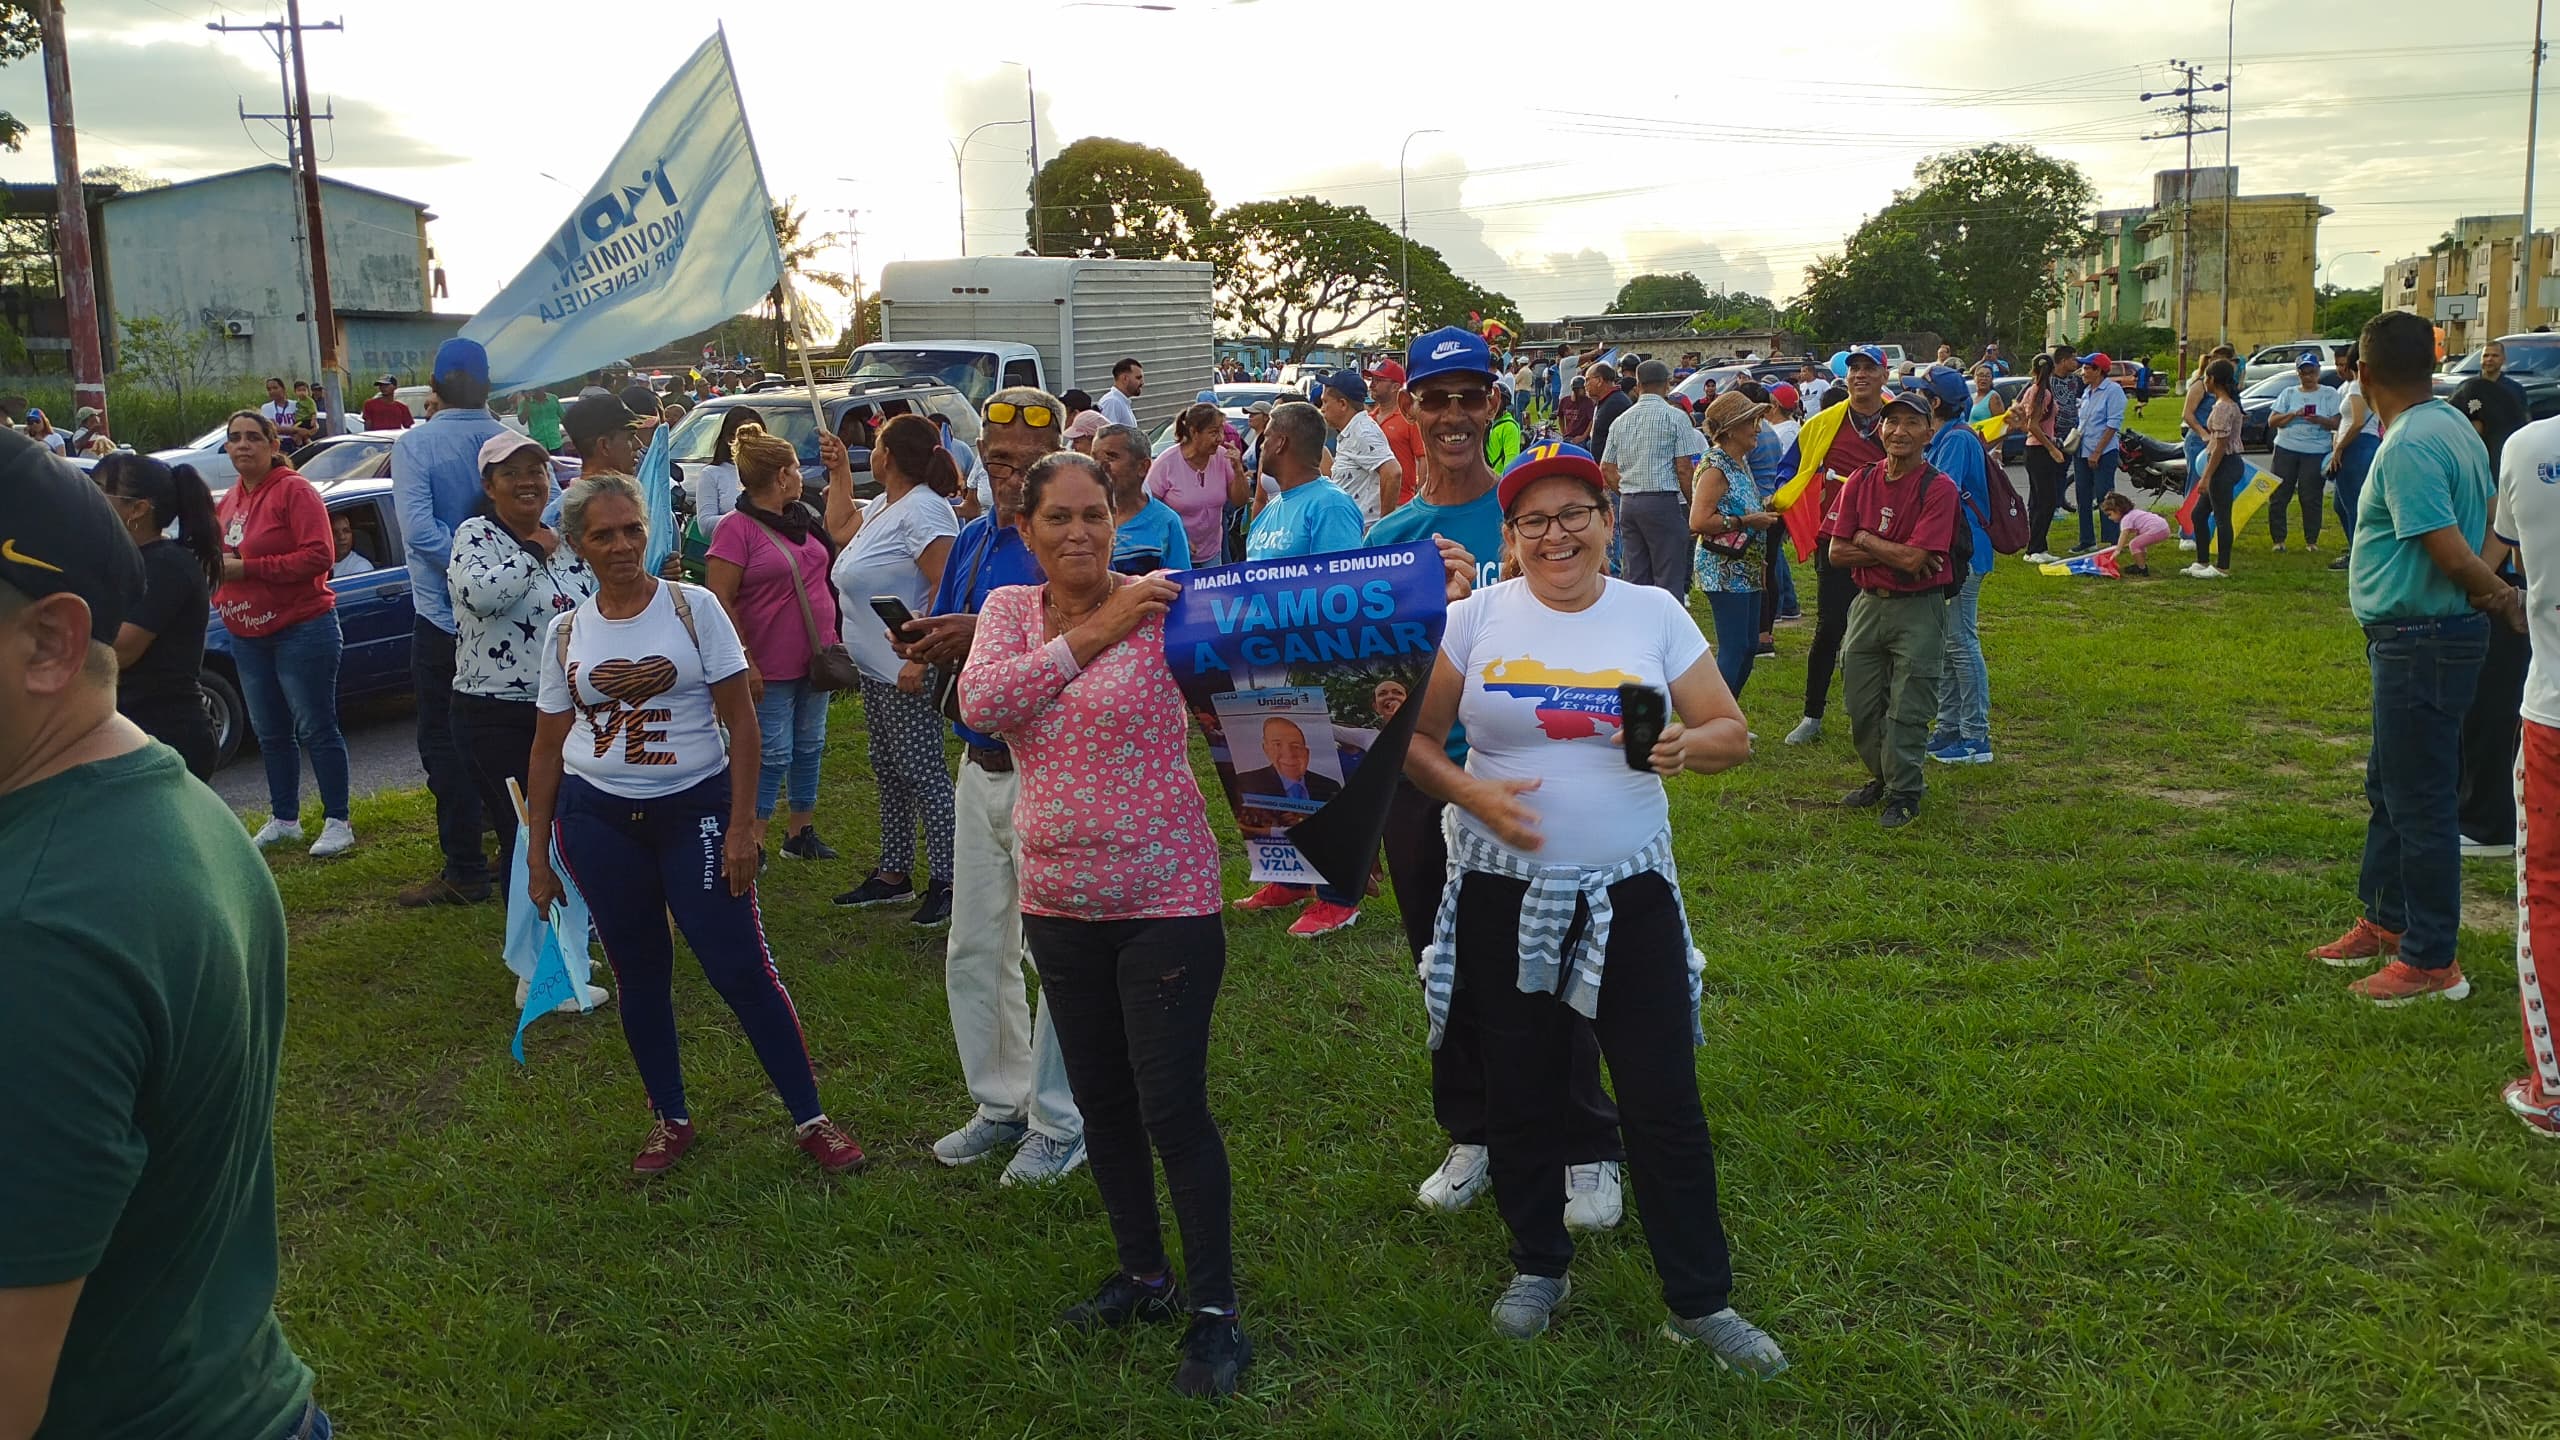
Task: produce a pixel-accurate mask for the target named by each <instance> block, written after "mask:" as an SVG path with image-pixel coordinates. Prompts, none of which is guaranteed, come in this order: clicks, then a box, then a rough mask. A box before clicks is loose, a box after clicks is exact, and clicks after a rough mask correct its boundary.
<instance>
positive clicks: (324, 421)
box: [205, 0, 346, 435]
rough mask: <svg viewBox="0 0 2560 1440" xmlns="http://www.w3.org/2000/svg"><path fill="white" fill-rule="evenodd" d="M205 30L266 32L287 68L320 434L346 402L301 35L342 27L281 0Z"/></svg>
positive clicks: (332, 429) (332, 427)
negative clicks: (260, 19) (308, 18)
mask: <svg viewBox="0 0 2560 1440" xmlns="http://www.w3.org/2000/svg"><path fill="white" fill-rule="evenodd" d="M205 28H206V29H208V30H211V31H214V32H216V33H217V34H225V35H228V34H233V33H236V32H239V31H245V30H256V31H263V32H266V34H267V36H268V43H270V44H272V45H274V46H275V47H276V50H277V54H278V55H279V56H280V57H281V63H282V65H283V67H284V68H285V69H286V70H287V71H289V72H290V81H289V84H288V86H287V89H286V94H285V107H284V108H285V113H284V114H283V115H281V116H279V117H275V118H277V119H278V120H279V121H280V122H281V123H282V124H283V125H284V127H285V131H286V135H287V137H288V138H287V141H286V153H287V155H288V156H289V158H290V162H291V163H290V168H291V169H292V171H293V177H294V185H295V187H296V188H297V189H298V190H299V191H300V192H301V193H300V194H299V195H298V196H297V197H296V198H297V199H298V200H299V201H300V202H301V216H302V225H303V228H304V230H305V231H306V232H307V236H308V238H307V240H306V242H305V244H306V253H307V254H308V256H309V258H310V266H311V294H310V308H309V311H308V317H309V318H308V320H307V321H306V324H307V325H308V326H309V327H310V333H311V336H312V343H313V345H314V346H315V347H316V348H317V349H318V351H319V364H318V369H319V371H320V373H319V376H318V377H317V378H318V379H319V381H320V395H321V403H320V433H321V434H323V435H334V434H336V433H337V429H338V416H339V414H340V412H341V411H342V410H343V409H344V407H345V404H346V392H345V390H344V388H343V386H342V385H341V384H340V381H339V375H338V363H339V354H338V316H337V311H336V309H335V308H334V307H333V306H332V305H331V303H330V299H329V232H328V229H327V227H326V226H324V225H323V224H322V223H321V215H320V161H319V156H318V153H317V152H316V151H314V150H313V149H312V138H311V119H312V116H311V81H310V77H309V75H308V74H307V73H306V72H305V70H304V68H303V63H302V35H303V32H304V31H306V30H328V31H335V30H339V29H342V28H344V27H342V26H341V25H340V24H339V23H338V22H337V21H335V20H330V21H324V22H321V23H318V24H313V25H305V24H303V23H302V0H285V16H284V19H282V20H280V21H278V20H270V21H268V22H267V23H265V24H263V25H235V24H232V23H231V22H230V21H227V20H225V21H220V22H217V23H214V24H209V25H207V26H205ZM243 118H252V119H254V118H264V117H254V116H244V117H243Z"/></svg>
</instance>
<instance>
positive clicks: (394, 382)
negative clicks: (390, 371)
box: [373, 375, 400, 389]
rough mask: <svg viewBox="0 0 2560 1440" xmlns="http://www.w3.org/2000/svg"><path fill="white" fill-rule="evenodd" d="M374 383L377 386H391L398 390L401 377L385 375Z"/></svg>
mask: <svg viewBox="0 0 2560 1440" xmlns="http://www.w3.org/2000/svg"><path fill="white" fill-rule="evenodd" d="M373 383H374V384H376V385H389V386H392V387H393V388H395V389H396V388H398V386H399V384H400V377H399V376H397V375H385V376H383V377H382V378H381V379H379V380H376V381H374V382H373Z"/></svg>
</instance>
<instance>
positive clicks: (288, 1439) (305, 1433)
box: [277, 1401, 337, 1440]
mask: <svg viewBox="0 0 2560 1440" xmlns="http://www.w3.org/2000/svg"><path fill="white" fill-rule="evenodd" d="M336 1433H337V1432H336V1431H335V1430H334V1429H332V1428H331V1427H330V1425H329V1412H328V1411H326V1410H323V1409H321V1408H320V1406H319V1404H318V1403H317V1402H315V1401H305V1402H303V1406H302V1414H301V1416H300V1418H298V1419H296V1420H295V1421H294V1422H293V1428H292V1429H290V1430H287V1431H286V1432H284V1434H283V1435H281V1436H279V1437H277V1440H330V1437H331V1436H332V1435H335V1434H336Z"/></svg>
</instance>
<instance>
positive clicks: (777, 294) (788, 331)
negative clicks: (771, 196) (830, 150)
mask: <svg viewBox="0 0 2560 1440" xmlns="http://www.w3.org/2000/svg"><path fill="white" fill-rule="evenodd" d="M808 223H809V217H808V216H806V215H804V214H802V213H801V211H800V207H799V205H798V204H797V203H795V202H794V201H792V200H790V199H785V200H783V201H782V203H780V204H778V205H776V206H774V207H773V238H774V242H775V243H776V244H777V245H779V246H780V247H781V250H782V273H783V274H785V275H788V276H790V277H791V307H790V313H789V314H788V315H786V314H785V313H784V311H783V303H782V284H781V282H780V281H776V282H775V283H774V287H773V289H771V290H769V291H767V292H766V293H765V297H764V308H765V313H766V314H767V315H769V316H770V317H772V320H773V354H774V360H775V363H776V364H779V363H781V358H782V357H783V356H784V355H787V354H789V353H790V348H791V347H790V345H789V343H788V341H789V339H790V337H791V336H792V335H793V334H795V333H796V334H799V335H804V336H805V335H814V334H816V333H817V332H818V331H820V330H822V329H824V328H825V327H826V325H827V312H826V311H825V309H823V308H822V307H821V306H820V305H819V304H818V303H817V299H816V297H815V296H814V295H812V294H811V293H810V292H811V291H813V290H830V291H833V292H834V293H836V294H838V295H846V294H850V293H852V291H853V281H852V280H851V279H849V278H847V277H845V276H843V275H839V274H837V273H836V272H835V271H832V270H818V269H813V268H811V266H812V263H813V262H815V261H816V260H817V258H818V251H819V250H820V249H821V248H822V247H824V246H826V245H827V244H828V243H829V242H831V241H832V240H833V239H834V238H835V237H834V236H831V235H808V234H805V233H804V232H805V230H806V228H807V226H808ZM793 321H796V322H798V323H797V324H792V323H788V322H793Z"/></svg>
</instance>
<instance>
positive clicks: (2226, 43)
mask: <svg viewBox="0 0 2560 1440" xmlns="http://www.w3.org/2000/svg"><path fill="white" fill-rule="evenodd" d="M2239 64H2240V0H2231V9H2230V11H2229V12H2228V13H2227V14H2226V15H2225V16H2224V29H2223V32H2222V90H2223V95H2222V326H2221V333H2219V334H2217V335H2215V336H2214V343H2215V344H2217V345H2228V344H2230V343H2231V198H2232V195H2233V194H2234V192H2236V191H2238V190H2239V188H2240V171H2239V169H2238V167H2236V166H2234V165H2233V164H2232V163H2231V127H2232V125H2233V124H2234V123H2235V122H2236V121H2238V120H2239V118H2240V112H2239V111H2238V110H2236V109H2234V108H2233V107H2232V97H2231V77H2232V72H2233V71H2234V70H2236V69H2238V68H2239Z"/></svg>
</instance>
